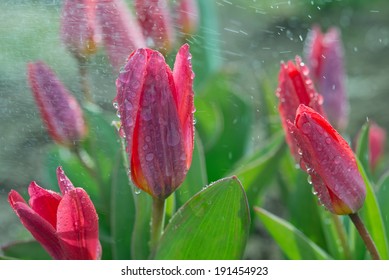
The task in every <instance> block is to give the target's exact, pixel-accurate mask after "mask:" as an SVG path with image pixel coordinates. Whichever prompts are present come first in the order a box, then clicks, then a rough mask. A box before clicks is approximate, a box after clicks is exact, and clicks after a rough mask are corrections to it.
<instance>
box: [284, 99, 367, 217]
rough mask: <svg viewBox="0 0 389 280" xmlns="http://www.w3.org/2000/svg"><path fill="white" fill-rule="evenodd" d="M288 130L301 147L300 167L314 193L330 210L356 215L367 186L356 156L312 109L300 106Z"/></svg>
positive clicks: (338, 213)
mask: <svg viewBox="0 0 389 280" xmlns="http://www.w3.org/2000/svg"><path fill="white" fill-rule="evenodd" d="M288 126H289V130H290V133H291V135H292V136H293V138H294V139H295V141H296V143H297V146H298V147H299V148H300V150H301V153H300V157H301V158H300V160H301V162H300V165H301V167H302V169H303V170H304V171H305V172H307V173H308V174H309V176H310V178H311V181H312V184H313V186H314V189H315V192H316V193H317V196H318V198H319V200H320V202H321V204H323V205H324V206H325V207H326V208H327V209H328V210H329V211H331V212H332V213H334V214H337V215H346V214H352V213H356V212H357V211H358V210H359V209H360V208H361V207H362V205H363V203H364V200H365V195H366V187H365V184H364V182H363V179H362V176H361V174H360V173H359V170H358V166H357V163H356V160H355V156H354V154H353V152H352V150H351V148H350V146H349V145H348V144H347V142H346V141H345V140H344V139H343V138H342V136H340V134H339V133H338V132H337V131H336V130H335V129H334V128H333V127H332V126H331V125H330V123H329V122H328V121H327V120H326V119H325V118H324V117H323V116H321V115H320V114H319V113H317V112H316V111H314V110H313V109H311V108H309V107H307V106H305V105H300V106H299V107H298V109H297V112H296V118H295V121H294V123H292V122H290V121H289V122H288Z"/></svg>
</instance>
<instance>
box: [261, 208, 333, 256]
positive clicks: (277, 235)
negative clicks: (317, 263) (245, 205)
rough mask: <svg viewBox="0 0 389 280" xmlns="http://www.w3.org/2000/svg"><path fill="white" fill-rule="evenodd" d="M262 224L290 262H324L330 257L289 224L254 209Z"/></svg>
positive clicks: (266, 212) (265, 212) (264, 211)
mask: <svg viewBox="0 0 389 280" xmlns="http://www.w3.org/2000/svg"><path fill="white" fill-rule="evenodd" d="M255 212H256V214H257V216H258V217H259V219H260V220H261V222H262V224H263V225H264V226H265V228H266V229H267V230H268V231H269V233H270V234H271V235H272V237H273V238H274V240H275V241H276V242H277V244H278V246H280V248H281V250H282V251H283V252H284V253H285V255H286V256H287V257H288V258H289V259H292V260H325V259H331V257H330V256H329V255H328V254H327V253H326V252H325V251H323V249H321V248H320V247H319V246H317V245H316V244H315V243H314V242H313V241H311V240H310V239H309V238H308V237H306V236H305V235H304V234H303V233H302V232H301V231H299V230H298V229H297V228H295V227H294V226H293V225H292V224H290V223H289V222H287V221H285V220H283V219H281V218H279V217H277V216H275V215H273V214H271V213H269V212H268V211H266V210H264V209H262V208H259V207H255Z"/></svg>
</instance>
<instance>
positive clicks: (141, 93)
mask: <svg viewBox="0 0 389 280" xmlns="http://www.w3.org/2000/svg"><path fill="white" fill-rule="evenodd" d="M190 59H191V54H190V53H189V46H188V45H183V46H182V47H181V48H180V50H179V52H178V54H177V56H176V61H175V64H174V70H173V71H171V70H170V68H169V66H168V65H167V64H166V62H165V60H164V57H163V55H162V54H161V53H159V52H157V51H154V50H151V49H138V50H137V51H135V52H133V53H132V54H131V55H130V56H129V58H128V61H127V63H126V65H125V67H124V68H123V70H122V71H121V73H120V74H119V77H118V79H117V81H116V87H117V96H116V98H115V100H114V102H116V103H117V109H118V114H119V115H120V120H121V131H122V135H124V137H125V139H126V144H127V146H126V149H127V150H126V151H127V154H128V160H129V163H130V168H131V178H132V180H133V182H134V184H135V185H136V186H137V187H138V188H140V189H142V190H144V191H146V192H147V193H149V194H150V195H152V196H153V197H156V198H160V199H163V198H166V197H168V196H169V195H170V194H171V193H172V192H173V191H174V190H175V189H176V188H178V187H179V186H180V184H181V183H182V182H183V180H184V178H185V176H186V173H187V171H188V169H189V167H190V164H191V161H192V152H193V136H194V126H193V112H194V104H193V95H194V94H193V89H192V86H193V78H194V73H193V72H192V66H191V61H190Z"/></svg>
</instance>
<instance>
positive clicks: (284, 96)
mask: <svg viewBox="0 0 389 280" xmlns="http://www.w3.org/2000/svg"><path fill="white" fill-rule="evenodd" d="M308 75H309V70H308V68H307V67H306V66H305V65H304V63H303V62H302V61H301V58H300V57H298V56H296V64H294V63H293V62H292V61H288V62H287V63H281V68H280V72H279V76H278V88H277V96H278V99H279V106H278V110H279V112H280V116H281V122H282V127H283V128H284V131H285V137H286V142H287V143H288V146H289V148H290V151H291V153H292V155H293V156H294V157H295V158H296V159H297V158H299V155H298V148H297V147H296V144H295V142H294V140H293V139H292V136H291V135H289V130H288V125H287V121H288V120H289V121H292V122H293V120H294V118H295V115H296V110H297V108H298V106H299V105H300V104H304V105H306V106H309V107H311V108H313V109H314V110H315V111H317V112H319V113H320V114H322V115H323V114H324V111H323V108H322V103H323V101H322V97H321V95H320V94H318V93H317V92H316V90H315V88H314V86H313V84H312V81H311V79H310V78H309V76H308Z"/></svg>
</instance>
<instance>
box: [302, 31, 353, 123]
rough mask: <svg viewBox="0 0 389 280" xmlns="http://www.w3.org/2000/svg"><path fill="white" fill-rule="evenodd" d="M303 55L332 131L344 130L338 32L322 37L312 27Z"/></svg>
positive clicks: (345, 113) (344, 103)
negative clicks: (334, 129)
mask: <svg viewBox="0 0 389 280" xmlns="http://www.w3.org/2000/svg"><path fill="white" fill-rule="evenodd" d="M304 51H305V57H306V62H307V65H308V67H309V69H311V77H312V79H313V81H314V83H315V85H316V88H317V90H318V91H319V93H320V94H321V95H322V96H323V107H324V111H325V112H326V115H327V117H328V120H329V121H330V123H331V124H332V125H333V126H334V127H335V128H336V129H344V128H345V127H346V125H347V117H348V102H347V96H346V91H345V85H344V84H345V82H346V81H345V73H344V65H343V47H342V43H341V40H340V32H339V30H338V29H337V28H334V27H333V28H331V29H329V30H328V32H327V33H324V34H323V33H322V32H321V30H320V27H319V26H314V27H313V28H312V30H311V31H310V32H309V33H308V35H307V40H306V45H305V50H304Z"/></svg>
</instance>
